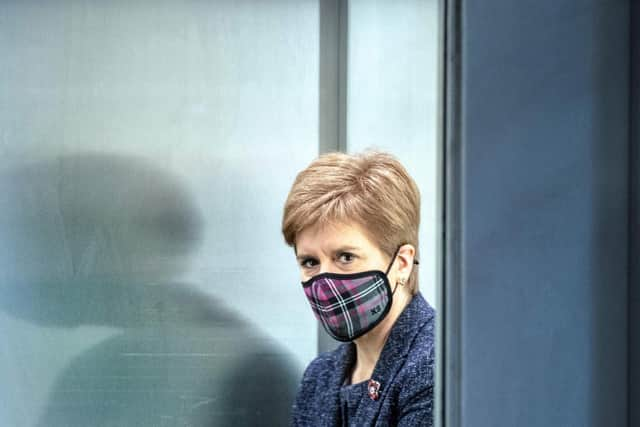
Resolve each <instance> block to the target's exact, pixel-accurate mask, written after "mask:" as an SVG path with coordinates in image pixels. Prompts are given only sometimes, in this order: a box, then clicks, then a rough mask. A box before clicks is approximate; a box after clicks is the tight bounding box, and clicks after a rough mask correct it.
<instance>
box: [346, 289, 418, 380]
mask: <svg viewBox="0 0 640 427" xmlns="http://www.w3.org/2000/svg"><path fill="white" fill-rule="evenodd" d="M409 301H411V295H408V294H407V293H405V292H396V295H394V299H393V305H392V306H391V310H389V314H387V316H386V317H385V318H384V320H383V321H382V322H380V324H379V325H378V326H376V327H375V328H373V330H371V331H370V332H368V333H366V334H365V335H363V336H361V337H360V338H358V339H356V340H355V341H354V343H355V344H356V363H355V366H354V368H353V372H352V374H351V383H352V384H355V383H359V382H361V381H365V380H368V379H369V378H371V375H372V374H373V370H374V369H375V366H376V363H378V359H379V358H380V354H381V353H382V349H383V348H384V345H385V343H386V342H387V338H388V337H389V333H390V332H391V328H392V327H393V325H394V324H395V322H396V320H398V317H400V314H401V313H402V311H403V310H404V308H405V307H406V306H407V304H409Z"/></svg>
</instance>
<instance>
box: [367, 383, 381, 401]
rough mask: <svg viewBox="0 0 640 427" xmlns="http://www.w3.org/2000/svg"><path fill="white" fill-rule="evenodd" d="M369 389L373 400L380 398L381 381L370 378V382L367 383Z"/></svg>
mask: <svg viewBox="0 0 640 427" xmlns="http://www.w3.org/2000/svg"><path fill="white" fill-rule="evenodd" d="M367 390H368V392H369V397H370V398H371V400H378V398H379V397H380V393H378V391H379V390H380V383H379V382H378V381H376V380H369V384H368V385H367Z"/></svg>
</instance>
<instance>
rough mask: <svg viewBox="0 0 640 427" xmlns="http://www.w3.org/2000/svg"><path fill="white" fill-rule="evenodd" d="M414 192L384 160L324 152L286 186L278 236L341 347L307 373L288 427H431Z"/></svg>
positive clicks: (427, 324) (428, 314)
mask: <svg viewBox="0 0 640 427" xmlns="http://www.w3.org/2000/svg"><path fill="white" fill-rule="evenodd" d="M419 221H420V195H419V191H418V188H417V186H416V184H415V182H414V181H413V179H411V177H410V176H409V174H408V173H407V171H406V170H405V169H404V167H402V165H401V164H400V163H399V162H398V161H397V160H396V159H395V158H394V157H393V156H391V155H389V154H386V153H381V152H367V153H363V154H359V155H348V154H343V153H329V154H325V155H322V156H320V157H319V158H318V159H316V160H315V161H313V162H312V163H311V165H309V166H308V167H307V168H306V169H305V170H303V171H302V172H300V173H299V174H298V176H297V177H296V180H295V182H294V183H293V186H292V188H291V191H290V193H289V196H288V198H287V201H286V203H285V207H284V215H283V221H282V232H283V234H284V238H285V241H286V242H287V244H288V245H290V246H292V247H293V248H294V252H295V254H296V258H297V260H298V264H299V265H300V272H301V277H302V287H303V290H304V292H305V295H306V296H307V299H308V300H309V303H310V305H311V309H312V310H313V312H314V314H315V315H316V317H317V318H318V320H319V321H320V322H321V324H322V325H323V327H324V328H325V330H326V331H327V332H328V333H329V335H331V336H332V337H333V338H335V339H337V340H339V341H343V342H345V344H342V345H341V346H339V347H338V348H337V349H336V350H334V351H332V352H328V353H324V354H321V355H320V356H318V357H317V358H316V359H315V360H313V361H312V362H311V364H310V365H309V366H308V367H307V369H306V371H305V373H304V377H303V379H302V382H301V384H300V388H299V390H298V394H297V397H296V400H295V403H294V405H293V413H292V425H296V426H341V425H342V426H346V425H349V426H351V425H355V426H367V425H376V426H387V425H394V426H396V425H398V426H417V425H425V426H431V425H432V423H433V384H434V355H435V352H434V342H433V341H434V322H435V318H434V317H435V313H434V310H433V308H432V307H431V306H430V305H429V304H428V303H427V302H426V301H425V299H424V298H423V297H422V295H421V294H420V292H419V291H418V271H417V268H416V267H415V266H416V265H417V264H418V261H417V259H416V258H417V254H418V253H417V251H418V226H419Z"/></svg>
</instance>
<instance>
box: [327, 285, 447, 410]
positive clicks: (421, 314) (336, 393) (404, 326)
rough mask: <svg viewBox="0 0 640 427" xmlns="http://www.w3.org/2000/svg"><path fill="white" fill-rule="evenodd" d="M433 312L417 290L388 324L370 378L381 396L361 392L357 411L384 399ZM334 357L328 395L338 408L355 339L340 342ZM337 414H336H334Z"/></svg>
mask: <svg viewBox="0 0 640 427" xmlns="http://www.w3.org/2000/svg"><path fill="white" fill-rule="evenodd" d="M434 315H435V311H434V309H433V308H432V307H431V306H430V305H429V304H428V303H427V301H426V300H425V299H424V297H423V296H422V294H420V293H419V292H418V294H416V295H415V296H414V297H413V298H412V299H411V302H409V304H408V305H407V306H406V307H405V308H404V310H403V311H402V313H401V314H400V316H399V317H398V319H396V322H395V323H394V324H393V326H392V327H391V331H390V333H389V337H388V338H387V341H386V342H385V344H384V346H383V348H382V352H381V353H380V357H379V359H378V362H377V363H376V366H375V368H374V370H373V374H372V375H371V379H373V380H375V381H378V382H379V383H380V389H379V393H380V399H379V400H376V401H374V400H372V399H371V398H369V396H368V395H367V394H364V395H363V400H362V401H361V402H360V405H359V408H358V414H361V411H365V410H366V411H367V412H369V411H371V408H370V407H371V406H372V405H373V406H376V405H379V403H380V402H381V401H382V400H384V396H385V390H386V388H388V386H389V385H390V384H392V383H393V381H394V378H395V377H396V375H397V373H398V370H399V369H400V367H401V366H402V365H403V362H404V359H405V358H406V357H407V353H408V352H409V350H411V345H412V343H413V341H414V340H415V338H416V335H417V334H418V332H419V331H420V329H422V327H423V326H424V325H425V324H426V323H427V322H428V321H429V320H431V319H432V318H433V317H434ZM333 354H334V357H335V359H334V360H335V362H334V363H335V365H334V366H335V368H336V370H335V375H334V377H333V378H332V383H331V387H330V389H331V390H328V391H329V392H330V393H331V396H332V398H333V399H337V400H334V402H335V405H336V408H337V409H338V413H339V408H340V387H341V386H342V384H343V383H344V379H345V378H346V375H347V373H348V371H349V370H350V368H351V367H352V366H353V364H354V362H355V360H356V346H355V344H354V343H352V342H351V343H347V344H342V345H341V346H340V347H338V349H337V350H336V351H335V352H334V353H333ZM336 416H337V414H336Z"/></svg>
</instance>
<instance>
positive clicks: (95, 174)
mask: <svg viewBox="0 0 640 427" xmlns="http://www.w3.org/2000/svg"><path fill="white" fill-rule="evenodd" d="M0 206H2V212H1V213H0V237H1V238H2V241H3V246H5V250H4V252H3V253H2V256H1V257H0V258H2V259H1V260H0V268H3V269H5V270H4V274H5V277H4V279H3V280H2V282H1V283H0V308H1V309H3V310H4V311H6V312H8V313H9V314H11V315H12V316H15V317H18V318H21V319H25V320H27V321H29V322H33V323H36V324H39V325H42V326H44V327H65V328H72V327H76V326H81V325H101V326H109V327H116V328H120V329H121V332H120V333H118V334H117V335H115V336H113V337H111V338H109V339H107V340H106V341H103V342H102V343H100V344H98V345H96V346H94V347H93V348H91V349H89V350H88V351H86V352H84V353H83V354H81V355H80V356H78V357H76V358H75V359H73V360H72V361H71V362H70V363H69V364H68V366H67V367H66V369H65V370H64V371H63V372H62V374H61V375H60V376H59V377H58V379H57V381H56V382H55V384H54V387H53V389H52V391H51V393H50V397H49V402H48V404H47V406H46V408H45V410H44V412H43V414H42V416H41V418H40V421H39V425H40V426H43V427H44V426H46V427H57V426H65V427H67V426H78V427H80V426H82V427H87V426H154V427H157V426H217V425H220V426H223V425H283V424H286V423H287V420H288V418H289V412H290V407H291V402H292V400H293V396H294V394H295V388H296V382H297V378H298V377H299V372H298V371H297V369H296V368H295V366H296V364H295V362H294V361H293V360H292V358H291V357H290V356H289V355H287V354H286V352H285V351H284V350H283V348H281V347H280V346H278V345H277V344H276V343H274V342H273V340H270V339H268V338H267V337H266V336H264V335H263V334H261V333H260V332H259V330H258V328H257V327H256V326H255V325H252V324H250V323H249V322H248V321H246V320H244V319H242V318H241V317H240V316H239V315H237V314H235V313H234V312H233V311H232V310H230V309H228V308H226V307H225V306H224V304H222V303H221V302H220V301H218V300H217V299H214V298H213V297H212V296H211V295H209V294H206V293H203V292H202V291H198V290H197V289H195V288H194V287H192V286H189V285H188V284H186V283H179V282H177V281H176V280H175V278H176V277H178V275H179V274H180V273H182V272H184V271H185V270H186V269H187V267H188V257H189V254H190V253H192V252H193V251H194V250H195V249H196V248H197V246H198V244H199V242H200V240H201V238H202V233H203V218H202V217H201V215H200V214H199V212H197V210H196V209H195V208H194V205H193V203H192V202H191V200H190V197H189V195H188V194H187V192H186V191H185V189H184V188H183V186H181V185H180V182H179V180H178V179H177V178H176V177H173V176H171V175H170V174H168V173H167V172H165V171H161V170H159V169H158V168H156V167H154V166H152V165H151V164H149V163H147V162H145V161H142V160H139V159H135V158H131V157H125V156H115V155H107V154H86V155H76V156H68V157H62V158H58V159H57V160H55V161H51V162H40V163H37V164H32V165H30V166H24V167H22V168H19V169H18V170H13V171H10V172H8V173H5V174H3V176H2V177H1V179H0ZM7 248H11V250H8V249H7ZM213 279H214V278H212V280H213ZM223 291H224V289H212V292H213V293H216V292H223ZM51 351H53V352H55V349H51ZM42 357H43V359H45V360H43V363H46V358H47V354H43V355H42ZM16 362H17V363H19V361H16ZM27 369H28V367H27ZM5 386H6V385H5ZM11 386H12V387H19V385H11Z"/></svg>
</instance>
